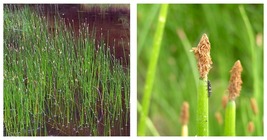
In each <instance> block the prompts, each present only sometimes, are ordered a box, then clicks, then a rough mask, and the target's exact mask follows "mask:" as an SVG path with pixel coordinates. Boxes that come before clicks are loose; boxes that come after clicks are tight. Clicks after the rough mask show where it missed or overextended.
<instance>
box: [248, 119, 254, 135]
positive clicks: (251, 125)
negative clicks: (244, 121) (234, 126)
mask: <svg viewBox="0 0 267 140" xmlns="http://www.w3.org/2000/svg"><path fill="white" fill-rule="evenodd" d="M254 130H255V127H254V123H253V122H252V121H250V122H249V123H248V132H249V133H253V132H254Z"/></svg>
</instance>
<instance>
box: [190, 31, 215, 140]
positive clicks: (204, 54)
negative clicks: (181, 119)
mask: <svg viewBox="0 0 267 140" xmlns="http://www.w3.org/2000/svg"><path fill="white" fill-rule="evenodd" d="M192 51H193V52H194V54H195V57H196V59H197V66H198V71H199V74H200V78H199V84H198V95H197V104H198V107H197V135H198V136H208V135H209V127H208V126H209V117H208V108H209V104H208V88H207V87H208V86H207V83H208V73H209V71H210V69H211V64H212V61H211V57H210V42H209V39H208V36H207V35H206V34H203V35H202V37H201V39H200V42H199V44H198V46H197V47H196V48H193V49H192Z"/></svg>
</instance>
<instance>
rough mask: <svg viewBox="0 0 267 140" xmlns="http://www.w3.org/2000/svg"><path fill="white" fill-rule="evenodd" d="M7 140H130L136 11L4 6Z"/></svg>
mask: <svg viewBox="0 0 267 140" xmlns="http://www.w3.org/2000/svg"><path fill="white" fill-rule="evenodd" d="M3 13H4V18H3V19H4V45H3V46H4V102H3V107H4V108H3V110H4V112H3V113H4V115H3V116H4V118H3V121H4V124H3V125H4V136H129V135H130V5H129V4H103V5H101V4H30V5H25V4H4V12H3Z"/></svg>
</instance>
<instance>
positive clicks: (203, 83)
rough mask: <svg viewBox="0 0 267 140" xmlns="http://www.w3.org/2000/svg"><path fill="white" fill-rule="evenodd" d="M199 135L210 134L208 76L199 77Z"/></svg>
mask: <svg viewBox="0 0 267 140" xmlns="http://www.w3.org/2000/svg"><path fill="white" fill-rule="evenodd" d="M197 104H198V108H197V135H198V136H208V135H209V98H208V91H207V78H205V79H199V84H198V95H197Z"/></svg>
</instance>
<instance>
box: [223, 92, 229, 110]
mask: <svg viewBox="0 0 267 140" xmlns="http://www.w3.org/2000/svg"><path fill="white" fill-rule="evenodd" d="M227 103H228V96H227V95H223V97H222V106H223V108H224V109H225V107H226V105H227Z"/></svg>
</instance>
